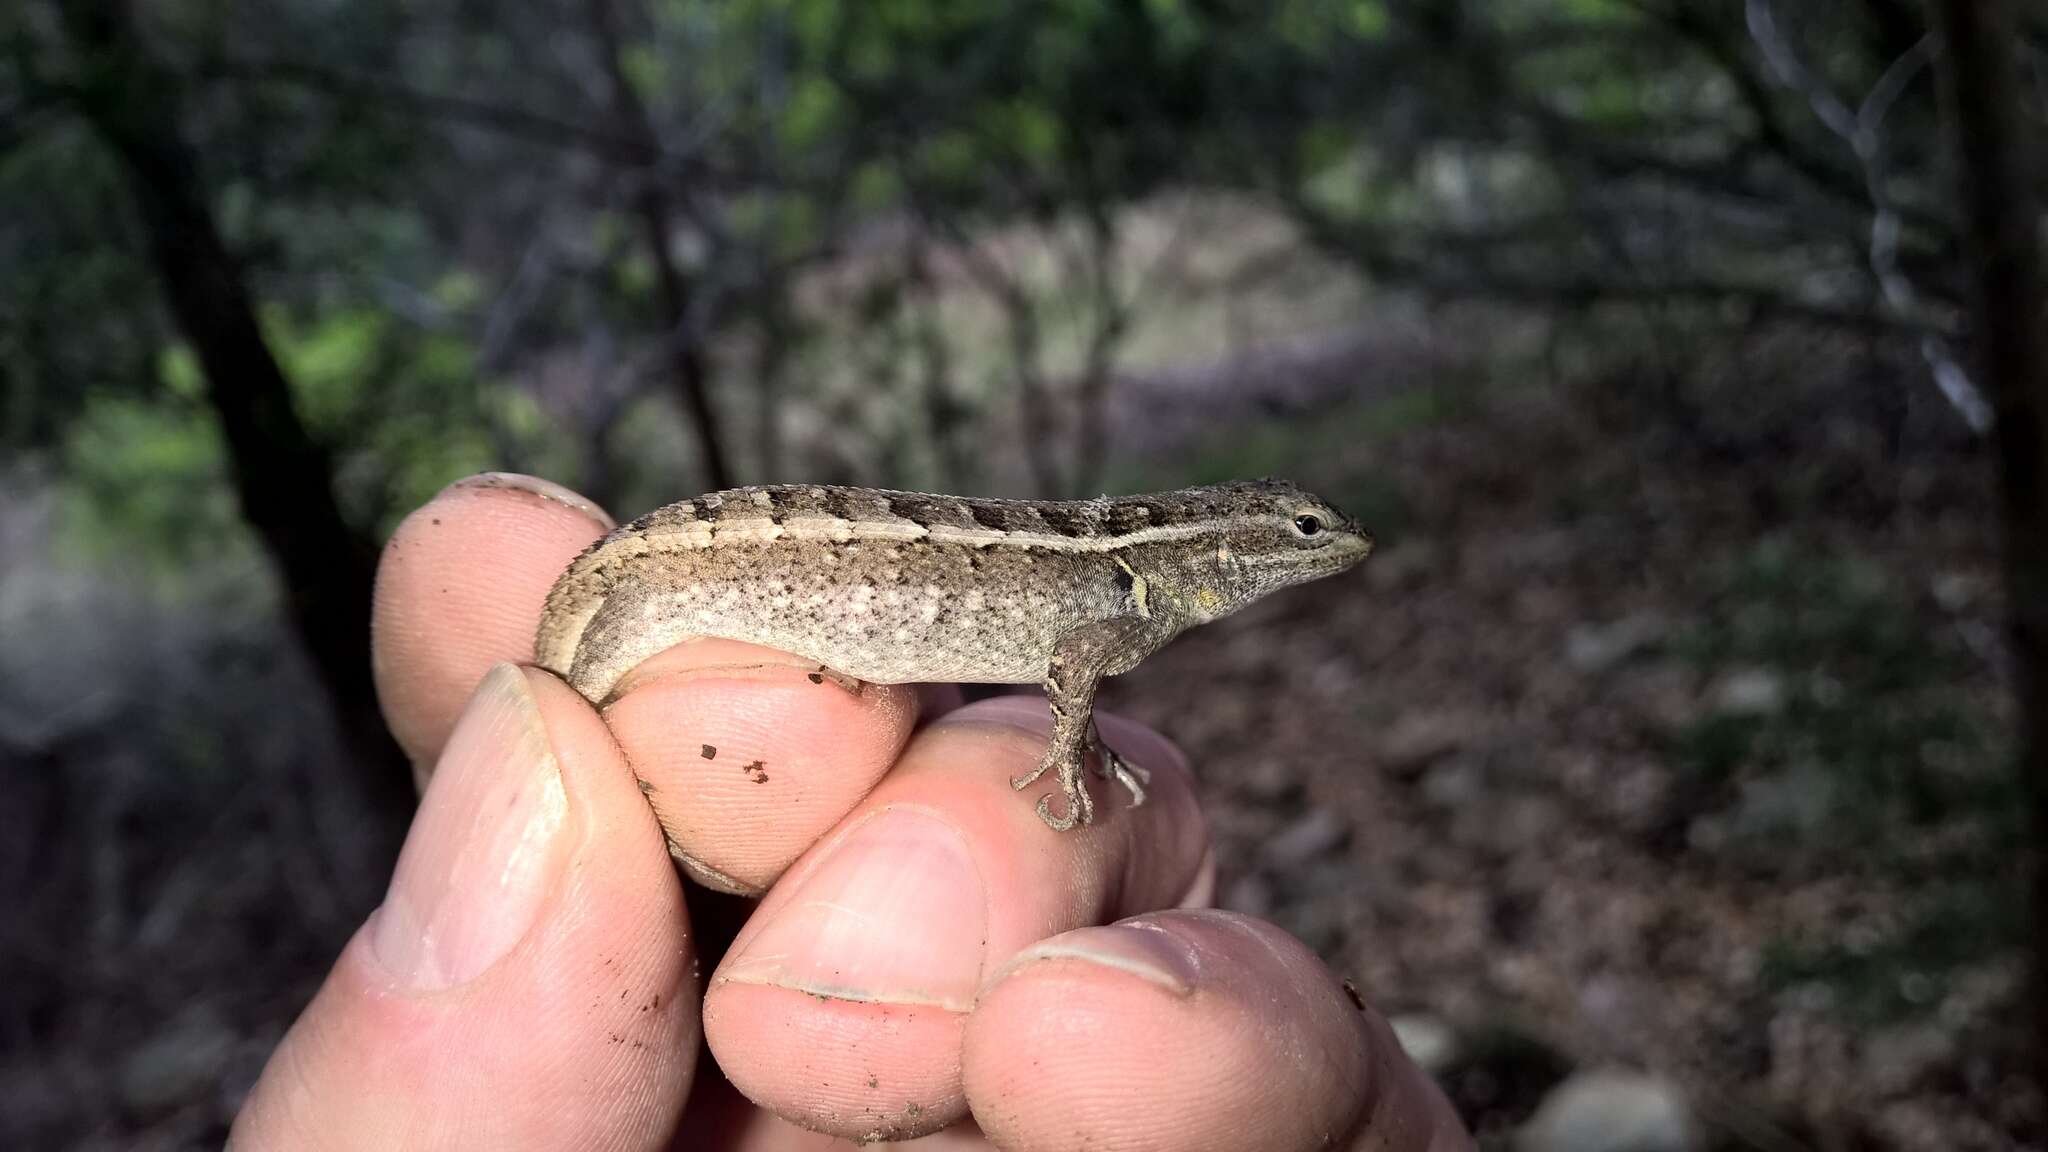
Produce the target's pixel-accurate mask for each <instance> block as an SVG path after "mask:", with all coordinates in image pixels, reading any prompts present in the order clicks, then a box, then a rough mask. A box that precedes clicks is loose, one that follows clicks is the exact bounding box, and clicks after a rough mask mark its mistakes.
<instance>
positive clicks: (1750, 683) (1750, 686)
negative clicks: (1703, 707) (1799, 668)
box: [1714, 668, 1785, 716]
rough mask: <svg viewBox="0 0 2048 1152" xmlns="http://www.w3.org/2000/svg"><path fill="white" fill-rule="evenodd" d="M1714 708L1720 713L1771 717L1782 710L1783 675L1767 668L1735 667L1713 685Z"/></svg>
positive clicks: (1783, 696) (1783, 700) (1783, 695)
mask: <svg viewBox="0 0 2048 1152" xmlns="http://www.w3.org/2000/svg"><path fill="white" fill-rule="evenodd" d="M1714 710H1715V711H1716V712H1719V713H1721V714H1722V715H1724V716H1775V715H1777V714H1778V713H1780V712H1783V711H1784V710H1785V678H1784V677H1783V676H1780V675H1778V674H1777V673H1776V672H1773V671H1771V670H1770V669H1769V668H1739V669H1737V670H1735V671H1733V672H1730V673H1728V674H1727V675H1726V676H1723V677H1721V682H1720V683H1719V684H1718V685H1716V686H1715V688H1714Z"/></svg>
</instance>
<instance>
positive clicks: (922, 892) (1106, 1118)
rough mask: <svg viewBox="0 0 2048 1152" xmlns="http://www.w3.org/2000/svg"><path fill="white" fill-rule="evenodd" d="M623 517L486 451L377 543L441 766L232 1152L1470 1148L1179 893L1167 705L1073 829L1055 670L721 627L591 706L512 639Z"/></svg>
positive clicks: (1222, 918) (1131, 728) (1203, 893)
mask: <svg viewBox="0 0 2048 1152" xmlns="http://www.w3.org/2000/svg"><path fill="white" fill-rule="evenodd" d="M606 527H608V522H606V521H605V520H604V519H603V514H602V513H600V512H598V511H597V510H596V509H594V508H592V507H590V506H589V505H588V504H587V503H585V502H583V501H582V500H580V499H579V498H577V497H575V496H573V495H572V494H570V493H568V492H566V491H564V490H562V489H560V488H557V487H555V486H553V485H548V484H545V483H543V482H539V481H534V480H531V479H528V478H524V477H480V478H477V479H475V480H472V481H468V482H465V483H463V484H460V485H457V486H455V487H453V488H450V489H448V490H447V491H444V492H443V493H441V494H440V495H439V496H437V497H436V498H435V499H434V500H433V501H432V502H430V503H429V504H427V505H426V506H425V507H424V508H422V509H420V510H419V511H418V512H416V513H414V514H413V515H412V516H411V517H410V518H408V519H407V520H406V522H405V523H404V524H403V525H401V526H400V528H399V530H398V531H397V533H396V534H395V535H394V536H393V538H392V541H391V543H390V544H389V546H388V547H387V549H386V551H385V555H384V560H383V565H382V568H381V570H380V573H379V578H378V592H377V614H376V629H375V635H374V637H373V647H374V657H375V663H376V668H377V674H378V682H379V687H380V691H381V693H382V697H383V700H384V703H385V711H386V714H387V716H388V718H389V719H390V722H391V725H392V729H393V731H394V732H395V733H396V735H397V736H398V738H399V741H400V743H401V744H402V745H403V746H404V747H405V748H406V750H407V751H408V753H410V754H411V756H412V757H413V759H414V762H415V764H418V765H423V766H426V765H432V766H433V768H432V770H431V783H430V785H429V786H428V787H427V788H426V791H425V795H424V798H423V800H422V802H421V806H420V811H419V814H418V816H417V817H416V819H415V821H414V824H413V828H412V831H411V833H410V835H409V837H408V839H407V842H406V846H405V849H404V852H403V854H402V855H401V857H400V860H399V864H398V868H397V872H396V875H395V876H394V878H393V881H392V885H391V888H390V891H389V892H388V893H387V895H386V899H385V902H384V904H383V906H382V907H381V908H379V909H378V910H377V911H376V912H375V913H373V914H372V915H371V917H370V919H369V920H368V921H367V922H366V923H365V924H364V925H363V927H362V929H361V930H360V931H358V932H357V934H356V936H355V938H354V939H353V940H351V941H350V943H349V944H348V946H347V947H346V949H345V950H344V951H343V953H342V956H341V958H340V959H339V960H338V961H337V963H336V965H335V967H334V970H333V971H332V973H330V975H329V977H328V979H327V982H326V984H325V985H324V986H323V987H322V988H321V990H320V992H319V994H318V995H317V996H316V997H315V999H314V1000H313V1002H312V1004H311V1005H309V1006H308V1007H307V1009H306V1011H305V1013H304V1014H303V1015H302V1016H301V1017H300V1018H299V1020H298V1021H297V1023H296V1024H295V1025H294V1026H293V1028H292V1030H291V1032H290V1033H289V1034H288V1035H287V1036H286V1038H285V1040H284V1042H283V1043H282V1044H281V1045H280V1046H279V1048H278V1050H277V1052H276V1053H274V1054H273V1056H272V1057H271V1060H270V1062H269V1065H268V1066H267V1067H266V1068H265V1070H264V1072H263V1075H262V1077H261V1079H260V1080H259V1081H258V1083H257V1085H256V1087H255V1089H254V1091H253V1092H252V1094H251V1096H250V1098H249V1100H248V1102H247V1104H246V1105H245V1106H244V1108H243V1111H242V1114H241V1116H240V1117H239V1118H238V1119H237V1121H236V1124H235V1128H234V1132H233V1134H232V1136H231V1138H230V1146H231V1147H233V1148H238V1149H249V1150H254V1149H268V1148H293V1149H300V1148H313V1149H319V1148H379V1149H384V1148H418V1149H440V1148H493V1149H515V1150H516V1149H524V1148H531V1149H554V1148H563V1147H592V1148H605V1149H643V1148H664V1147H680V1148H718V1149H785V1148H787V1149H799V1148H801V1149H811V1148H825V1147H841V1146H845V1145H844V1143H843V1141H844V1140H846V1139H873V1138H877V1137H880V1138H904V1137H913V1136H920V1135H925V1134H927V1133H930V1134H931V1135H925V1140H924V1143H923V1144H922V1145H920V1146H929V1147H943V1148H968V1147H986V1146H987V1144H988V1143H989V1142H993V1143H994V1144H996V1145H997V1146H1000V1147H1004V1148H1020V1149H1033V1150H1037V1149H1048V1150H1049V1149H1061V1148H1078V1147H1098V1148H1145V1147H1162V1148H1176V1149H1196V1148H1248V1147H1257V1148H1262V1149H1274V1150H1276V1152H1287V1150H1290V1149H1296V1148H1301V1149H1306V1148H1326V1147H1358V1148H1367V1147H1371V1148H1387V1149H1416V1150H1421V1149H1439V1148H1462V1147H1468V1146H1469V1143H1470V1142H1469V1139H1468V1138H1467V1137H1466V1136H1465V1135H1464V1133H1463V1132H1462V1130H1461V1129H1460V1128H1459V1125H1458V1122H1457V1120H1456V1118H1455V1116H1453V1115H1452V1113H1451V1111H1450V1109H1449V1107H1448V1105H1447V1104H1446V1103H1445V1102H1444V1100H1443V1098H1442V1097H1441V1095H1439V1094H1438V1093H1437V1092H1436V1090H1435V1088H1434V1087H1433V1086H1432V1085H1431V1084H1430V1083H1429V1082H1428V1080H1427V1078H1426V1077H1424V1076H1423V1075H1422V1074H1421V1073H1420V1072H1419V1071H1418V1070H1417V1069H1416V1068H1415V1067H1414V1065H1413V1064H1411V1063H1410V1062H1409V1061H1408V1060H1407V1058H1406V1057H1405V1056H1404V1055H1403V1054H1402V1053H1401V1051H1400V1049H1399V1046H1398V1045H1397V1044H1396V1042H1395V1040H1394V1038H1393V1035H1392V1033H1391V1031H1390V1030H1389V1029H1388V1027H1387V1026H1386V1024H1385V1023H1384V1022H1383V1021H1382V1020H1381V1019H1380V1018H1379V1017H1378V1016H1377V1015H1376V1014H1374V1013H1372V1012H1371V1011H1369V1010H1361V1009H1359V1008H1357V1007H1355V1006H1354V1004H1353V1003H1352V1001H1351V1000H1350V999H1349V998H1348V997H1347V994H1346V993H1345V992H1344V991H1343V990H1342V989H1341V988H1340V986H1339V985H1338V983H1337V981H1336V980H1335V978H1333V977H1332V976H1331V975H1330V973H1329V972H1328V971H1327V970H1326V969H1325V968H1324V967H1323V966H1322V965H1321V964H1320V963H1319V962H1318V961H1317V960H1316V959H1315V958H1314V956H1313V955H1311V954H1310V953H1309V952H1308V951H1307V950H1306V949H1305V948H1304V947H1303V946H1302V945H1301V944H1299V943H1298V942H1296V941H1294V940H1292V939H1291V938H1289V937H1287V936H1286V935H1285V934H1283V933H1282V932H1280V931H1279V930H1278V929H1277V928H1275V927H1273V926H1272V925H1269V924H1264V923H1261V922H1258V921H1255V920H1251V919H1248V918H1245V917H1241V916H1235V915H1231V914H1226V913H1219V912H1209V911H1198V910H1194V909H1195V908H1197V907H1199V906H1200V905H1202V904H1204V903H1206V902H1207V900H1208V897H1209V891H1210V888H1211V878H1210V874H1209V864H1208V859H1209V858H1208V842H1207V836H1206V833H1205V831H1204V826H1203V823H1202V820H1201V816H1200V813H1199V811H1198V809H1197V807H1196V804H1195V799H1194V794H1193V790H1192V783H1191V780H1190V778H1189V775H1188V771H1187V768H1186V765H1185V763H1184V762H1183V761H1182V759H1181V757H1180V755H1179V754H1178V753H1177V752H1176V751H1175V750H1174V749H1173V748H1172V747H1171V746H1170V745H1169V744H1167V743H1166V742H1165V741H1164V740H1163V739H1161V738H1160V737H1158V736H1157V735H1155V734H1153V733H1151V732H1149V731H1147V730H1145V729H1142V728H1140V727H1138V726H1136V725H1133V724H1130V723H1128V722H1124V721H1120V720H1117V719H1116V718H1114V717H1108V716H1105V717H1103V718H1102V721H1101V727H1102V730H1103V733H1104V736H1105V738H1106V739H1107V740H1108V741H1109V743H1110V744H1111V745H1112V746H1114V747H1116V748H1117V749H1118V750H1119V751H1120V752H1122V753H1123V754H1124V755H1125V756H1126V758H1128V759H1129V760H1131V761H1132V762H1133V763H1135V764H1137V765H1139V766H1141V767H1144V768H1148V769H1150V770H1151V773H1152V778H1151V785H1150V788H1149V790H1148V792H1149V794H1148V798H1147V801H1146V803H1145V804H1144V805H1142V806H1140V807H1137V808H1131V807H1130V806H1129V800H1128V797H1127V796H1124V795H1122V794H1121V791H1120V790H1117V789H1104V790H1103V793H1102V799H1103V804H1102V806H1101V809H1100V814H1099V817H1098V820H1097V822H1096V823H1095V824H1094V825H1091V826H1087V827H1082V828H1078V829H1076V830H1074V831H1072V832H1070V833H1066V834H1063V835H1055V834H1052V833H1050V832H1048V831H1047V830H1046V828H1045V827H1044V826H1043V825H1042V824H1041V823H1040V822H1039V820H1038V818H1037V816H1036V815H1035V814H1034V812H1033V811H1032V807H1031V805H1030V804H1029V803H1027V802H1025V800H1024V799H1022V798H1019V797H1018V796H1017V795H1016V794H1015V793H1014V792H1013V791H1012V790H1011V789H1010V786H1009V783H1008V781H1009V779H1010V777H1011V776H1013V775H1016V774H1018V773H1020V772H1022V771H1024V770H1025V769H1027V768H1029V767H1031V766H1032V765H1034V764H1035V763H1036V762H1037V760H1038V757H1039V755H1040V754H1041V753H1042V751H1043V749H1044V743H1045V736H1046V733H1047V729H1048V723H1047V716H1046V710H1045V706H1044V704H1043V702H1042V701H1041V700H1038V699H1036V698H1010V699H999V700H992V701H986V702H983V703H980V704H975V705H971V706H968V707H964V708H962V707H953V705H955V704H957V703H958V697H957V694H955V695H952V696H950V697H949V696H948V694H947V692H946V691H945V690H943V689H920V688H916V687H912V686H884V685H868V686H865V688H864V689H863V690H862V691H861V692H859V693H857V694H856V693H853V692H848V691H846V690H845V689H843V688H841V687H839V686H838V685H836V684H835V683H833V682H832V681H831V680H829V679H827V680H825V681H824V682H822V683H817V682H814V681H813V680H812V679H811V678H810V677H809V676H808V675H807V673H808V672H810V671H811V670H813V667H814V666H813V665H811V664H808V663H805V662H803V661H800V660H795V659H793V658H791V657H787V656H784V655H782V654H779V653H775V652H770V651H767V650H764V649H760V648H755V647H751V646H748V645H740V644H731V643H727V642H723V641H704V642H698V643H692V644H686V645H682V646H679V647H677V648H675V649H671V650H670V651H669V652H666V653H664V654H662V655H661V656H658V657H656V658H655V659H654V660H651V661H649V662H648V663H647V664H646V665H643V666H642V667H641V669H639V670H638V671H637V672H636V673H635V674H634V675H633V677H632V678H631V680H630V682H629V683H628V684H626V685H622V687H621V694H620V695H619V696H618V698H617V699H616V700H615V701H614V702H613V703H612V704H611V705H610V706H609V707H608V708H607V709H605V711H604V713H603V715H602V716H600V715H599V713H598V712H596V711H595V710H593V709H592V708H591V707H590V706H589V705H588V704H587V703H586V702H585V701H584V700H583V699H582V698H581V697H579V696H577V695H576V694H575V693H574V692H573V691H571V690H570V689H569V688H568V687H567V686H565V685H564V684H562V683H561V682H560V681H559V680H557V679H556V678H554V677H553V676H551V675H549V674H547V673H545V672H541V671H538V670H535V669H530V668H527V669H522V668H516V667H513V666H511V664H509V663H507V662H513V661H522V660H526V659H528V658H530V654H531V653H530V648H531V643H532V635H533V628H534V625H535V622H536V621H537V619H538V617H539V612H540V605H541V602H542V599H543V597H544V596H545V594H546V592H547V589H548V587H549V585H550V584H551V583H552V581H553V580H554V578H555V576H556V575H557V574H558V573H559V572H560V571H561V569H562V568H563V567H564V566H565V565H566V564H567V563H568V561H569V559H570V558H571V557H573V556H574V555H576V553H578V552H579V551H581V550H582V549H583V547H584V546H585V545H587V544H588V543H589V542H590V541H591V540H592V539H594V538H595V537H596V536H597V535H598V534H599V533H600V532H602V531H603V530H604V529H605V528H606ZM629 765H630V767H629ZM424 775H427V773H424V772H423V776H424ZM636 779H637V783H636ZM657 814H658V815H659V821H658V822H657ZM665 835H666V839H665ZM671 843H672V844H673V847H674V849H675V850H676V852H677V853H678V855H679V856H680V857H682V858H683V860H684V862H685V867H686V869H687V870H688V871H689V872H690V873H691V874H692V875H693V876H695V877H696V878H698V879H699V880H701V881H705V882H707V883H709V884H711V885H713V886H716V887H720V888H723V889H726V890H728V891H738V892H742V893H747V894H756V893H765V895H764V896H763V898H762V899H761V900H760V903H759V905H758V906H757V907H754V908H753V909H752V910H751V914H750V915H749V916H748V917H747V918H746V921H745V924H744V926H743V927H741V928H740V929H739V930H738V934H737V936H736V938H734V939H733V940H732V941H731V945H730V948H729V949H727V950H726V951H725V954H724V958H723V961H722V962H720V963H718V964H717V967H716V970H715V971H714V973H713V974H712V976H711V978H710V981H709V986H708V989H706V988H701V987H700V979H699V971H698V970H699V961H700V957H708V958H714V959H715V955H716V951H717V949H718V948H719V946H720V945H721V944H722V943H723V941H721V940H714V939H707V938H703V937H700V936H696V935H693V933H692V926H691V921H690V917H689V910H688V909H687V908H686V906H685V896H684V888H683V885H682V884H681V883H680V882H679V881H678V879H677V876H676V870H675V868H674V866H673V865H672V864H671V861H670V844H671ZM695 895H696V896H697V897H701V896H703V894H702V893H697V894H695ZM705 903H709V901H705ZM1175 909H1181V910H1175ZM700 1038H701V1039H702V1040H704V1041H707V1042H708V1046H709V1048H710V1050H711V1051H712V1053H714V1054H715V1056H716V1061H717V1062H716V1064H715V1065H712V1064H709V1063H704V1064H701V1065H700V1063H699V1061H698V1052H699V1043H700ZM735 1087H737V1089H738V1091H737V1092H735V1091H734V1088H735ZM956 1122H957V1123H956Z"/></svg>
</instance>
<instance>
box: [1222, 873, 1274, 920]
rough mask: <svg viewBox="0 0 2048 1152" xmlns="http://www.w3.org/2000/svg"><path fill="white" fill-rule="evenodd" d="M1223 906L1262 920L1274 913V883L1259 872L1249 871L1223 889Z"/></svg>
mask: <svg viewBox="0 0 2048 1152" xmlns="http://www.w3.org/2000/svg"><path fill="white" fill-rule="evenodd" d="M1223 907H1225V908H1227V909H1229V910H1230V911H1232V912H1242V913H1244V914H1245V915H1247V916H1256V917H1258V918H1259V919H1261V920H1266V919H1270V918H1271V917H1272V915H1273V885H1272V884H1271V883H1269V882H1268V881H1267V880H1266V878H1265V877H1264V876H1261V875H1259V874H1258V873H1257V872H1247V873H1245V874H1244V875H1242V876H1239V877H1238V878H1237V879H1235V880H1232V881H1231V882H1230V886H1229V887H1227V888H1225V889H1224V890H1223Z"/></svg>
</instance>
